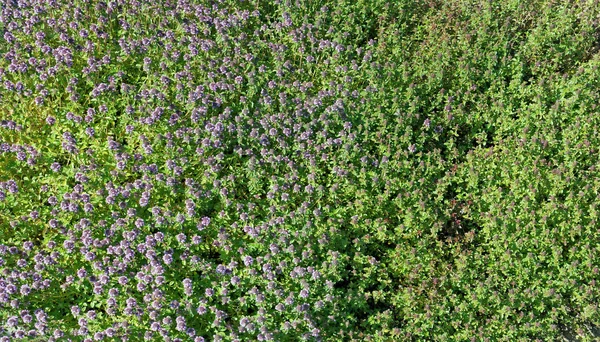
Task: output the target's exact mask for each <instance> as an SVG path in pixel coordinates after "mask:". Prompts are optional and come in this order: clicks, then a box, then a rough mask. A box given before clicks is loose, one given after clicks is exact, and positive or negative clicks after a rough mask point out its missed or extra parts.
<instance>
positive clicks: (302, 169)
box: [0, 1, 388, 341]
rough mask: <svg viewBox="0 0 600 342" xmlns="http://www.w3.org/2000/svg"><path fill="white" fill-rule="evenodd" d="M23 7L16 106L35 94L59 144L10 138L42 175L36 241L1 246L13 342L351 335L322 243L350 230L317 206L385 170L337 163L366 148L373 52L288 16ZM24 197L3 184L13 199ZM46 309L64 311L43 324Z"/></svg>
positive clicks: (10, 12)
mask: <svg viewBox="0 0 600 342" xmlns="http://www.w3.org/2000/svg"><path fill="white" fill-rule="evenodd" d="M19 4H20V3H14V4H13V3H9V4H8V5H7V8H6V9H4V11H3V13H2V16H1V18H0V19H1V22H3V23H7V29H6V30H5V33H4V37H3V41H2V42H3V43H4V44H6V45H5V46H6V47H4V46H3V47H2V48H0V52H2V53H3V57H4V58H5V60H6V63H8V67H7V68H2V69H1V73H0V77H1V78H2V81H3V83H4V86H5V88H6V92H5V93H4V94H3V97H4V98H5V99H13V100H15V101H17V100H19V101H21V100H23V101H26V100H25V99H27V98H29V97H34V100H33V102H34V103H35V104H36V106H37V108H39V110H40V113H44V114H42V116H41V117H40V118H39V122H37V125H39V126H40V127H41V128H40V130H41V131H43V132H44V134H46V135H47V136H49V137H50V136H53V137H56V138H55V139H54V140H50V141H49V142H47V143H45V144H44V145H43V146H44V148H43V149H42V150H41V151H42V152H40V151H38V150H36V149H35V148H33V147H32V146H28V145H16V144H12V145H11V144H9V143H2V144H1V145H0V149H1V151H2V153H8V152H10V153H14V154H15V155H16V159H17V160H19V161H27V163H28V164H29V166H30V167H33V166H34V164H35V161H36V160H38V159H39V157H40V156H41V157H43V158H41V159H40V160H43V163H44V165H43V166H44V167H45V168H44V170H46V171H43V172H46V173H42V174H41V175H40V176H39V177H38V178H39V179H44V180H47V184H44V185H43V186H44V190H43V191H41V189H40V198H42V200H41V201H42V203H41V204H40V206H39V207H36V208H33V209H30V210H29V212H28V213H27V216H23V217H25V219H26V222H28V224H30V225H32V227H33V228H32V230H33V231H35V232H37V233H36V234H38V235H36V236H37V237H36V239H32V241H27V242H26V243H24V244H22V245H21V246H18V247H17V246H11V247H9V246H4V245H2V248H3V249H0V251H2V253H1V254H0V255H2V259H0V271H2V273H1V274H0V285H1V287H0V298H1V301H0V312H2V313H0V319H2V320H3V323H5V325H6V326H7V327H10V328H11V329H12V330H10V331H11V332H10V333H8V334H12V335H11V336H13V337H15V338H22V337H23V336H25V335H28V336H41V337H43V338H46V339H48V340H56V341H59V340H65V339H71V340H84V341H100V340H113V339H116V338H120V339H123V340H127V339H130V340H136V339H141V338H144V339H146V340H152V339H155V338H163V339H165V340H172V341H188V340H193V341H204V340H205V339H210V340H215V341H219V340H224V339H225V336H227V339H228V340H233V341H243V340H259V341H271V340H281V339H286V338H289V337H292V338H296V337H298V336H303V337H304V338H305V339H309V338H314V339H320V338H323V336H322V334H323V326H324V325H325V324H330V325H332V326H336V327H338V326H340V327H341V326H342V324H343V323H342V321H343V314H341V312H342V311H340V316H339V317H338V316H336V314H335V312H336V310H338V309H340V310H341V308H342V305H341V304H340V303H339V301H338V296H339V295H340V293H339V292H337V291H335V288H334V286H333V284H334V283H335V282H337V281H339V279H340V277H341V276H342V274H343V272H345V267H346V266H345V264H344V263H343V262H342V261H341V257H340V256H339V253H338V252H337V251H336V248H338V247H337V246H336V243H337V240H336V239H332V238H329V237H328V236H329V235H330V234H333V235H335V231H336V230H335V228H334V227H335V226H338V225H339V224H340V223H341V222H337V221H336V220H335V219H334V218H332V217H330V216H329V215H330V213H331V207H330V206H329V205H327V206H322V205H321V204H320V203H321V202H319V201H320V198H324V196H328V195H329V193H337V190H336V189H338V188H339V187H340V186H342V184H346V183H347V182H351V180H349V178H350V177H351V176H352V175H354V174H356V173H357V172H358V169H357V167H358V168H360V167H363V169H364V168H369V170H375V169H376V168H377V167H379V164H378V163H377V162H374V163H367V162H366V161H367V160H369V161H371V160H377V161H378V160H380V159H381V157H380V156H376V155H371V154H369V155H367V154H365V155H364V159H365V162H363V163H362V164H364V165H360V166H357V165H355V164H353V163H351V162H347V161H345V160H344V159H343V158H342V157H341V156H342V155H343V154H344V153H357V152H360V151H362V147H361V143H360V141H358V139H357V131H356V127H354V124H353V123H352V122H351V120H350V118H349V116H350V114H349V113H350V112H351V111H354V110H358V109H359V108H360V106H361V103H363V104H364V103H365V101H367V99H366V98H365V97H363V95H361V93H360V92H359V90H357V86H358V85H359V84H360V82H357V81H356V79H357V78H359V75H360V74H359V70H361V68H363V67H365V66H366V65H368V62H369V61H370V59H371V58H372V52H371V51H370V49H369V48H367V49H366V51H365V48H363V47H359V48H357V47H354V46H352V45H351V44H349V43H348V44H346V43H344V42H343V40H340V39H336V38H335V37H334V33H335V34H338V33H336V28H335V27H333V26H331V27H329V26H327V25H325V24H320V23H319V24H309V23H303V22H301V21H298V17H297V16H296V15H292V13H290V12H288V11H285V12H284V13H283V15H282V17H281V18H279V19H278V20H275V21H274V22H272V23H269V24H266V23H264V21H263V18H262V16H263V14H261V12H260V11H259V10H256V11H249V10H245V9H237V8H231V7H228V6H226V5H224V4H216V3H215V4H214V5H206V6H204V5H199V4H191V3H188V2H186V1H183V2H177V3H168V4H164V6H154V5H151V4H149V3H146V2H142V3H138V2H136V1H108V2H98V3H92V4H85V5H83V4H80V3H78V2H73V3H71V2H68V3H57V2H53V1H50V2H46V1H44V2H39V3H38V2H36V1H34V2H33V3H32V4H30V5H27V6H21V5H19ZM242 7H243V6H242ZM325 12H326V11H324V12H323V13H325ZM323 15H325V14H323ZM150 16H151V17H153V18H159V19H157V21H156V22H154V21H152V22H150V21H148V20H146V19H145V18H149V17H150ZM117 17H118V19H116V18H117ZM27 18H29V19H27ZM181 18H187V19H185V20H182V19H181ZM318 21H319V22H320V21H321V20H318ZM174 24H176V25H177V26H178V27H179V28H178V29H176V30H175V29H174V28H173V25H174ZM273 36H277V37H280V38H281V39H273V38H272V37H273ZM340 37H341V36H340ZM109 41H114V42H115V44H108V43H107V42H109ZM23 46H26V47H23ZM157 47H160V48H157ZM25 51H27V52H28V53H26V54H25V53H23V52H25ZM26 56H27V57H26ZM33 56H35V57H33ZM320 65H327V66H328V67H327V68H325V69H322V70H323V71H322V72H321V73H319V75H318V76H316V78H315V76H314V75H313V74H314V73H315V70H319V68H320ZM0 66H1V64H0ZM32 84H35V86H33V87H32V86H31V85H32ZM371 90H372V87H370V86H369V88H368V89H365V91H371ZM51 102H56V103H60V105H61V106H63V107H64V108H65V110H64V111H62V109H61V111H60V112H58V113H57V111H55V110H54V109H53V108H52V107H50V103H51ZM63 113H64V114H63ZM1 127H2V128H7V129H8V130H10V131H11V132H12V131H15V132H20V131H23V130H24V129H25V127H26V126H24V125H22V124H20V123H18V122H17V121H11V120H4V121H2V122H1ZM361 129H362V127H361ZM83 152H85V153H83ZM384 158H386V161H387V160H388V159H387V158H388V157H387V156H384ZM382 164H384V163H383V162H382ZM36 170H39V169H36ZM36 172H37V171H36ZM36 177H37V176H36ZM31 179H33V177H31ZM36 179H37V178H36ZM23 180H24V178H23ZM28 184H29V183H28ZM39 184H42V183H39ZM328 184H333V187H331V189H330V188H329V186H328ZM32 186H33V189H27V193H29V192H30V191H35V190H36V187H39V185H38V184H37V183H33V182H32ZM18 192H19V187H18V186H17V180H9V181H6V182H2V183H0V199H4V198H5V197H6V196H7V195H8V194H13V195H16V194H18ZM20 218H21V217H17V220H15V221H14V222H18V219H20ZM14 236H15V239H16V240H15V241H17V240H18V239H19V238H18V236H19V235H18V234H14ZM41 241H44V243H42V242H41ZM317 241H318V243H317ZM326 254H327V255H331V256H332V258H331V259H323V258H324V256H325V255H326ZM321 255H322V256H321ZM43 298H47V299H48V300H55V301H64V302H65V305H66V306H65V307H67V308H68V309H67V310H65V309H64V308H56V309H51V310H50V311H48V312H47V313H46V312H45V311H43V310H41V309H40V308H43V307H47V305H48V304H47V303H45V302H43V300H42V299H43ZM57 298H60V299H57ZM98 303H101V304H98ZM328 311H329V312H331V314H332V315H333V316H331V317H332V318H331V319H329V318H324V317H325V316H324V314H323V313H324V312H328ZM4 312H6V313H4ZM28 315H29V316H28ZM32 315H34V316H35V318H32V317H33V316H32ZM23 317H29V318H27V319H24V318H23ZM63 318H64V319H63ZM59 322H60V323H59ZM326 322H329V323H326ZM0 334H2V332H0ZM223 334H226V335H223ZM136 336H137V337H136Z"/></svg>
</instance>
